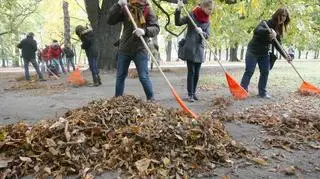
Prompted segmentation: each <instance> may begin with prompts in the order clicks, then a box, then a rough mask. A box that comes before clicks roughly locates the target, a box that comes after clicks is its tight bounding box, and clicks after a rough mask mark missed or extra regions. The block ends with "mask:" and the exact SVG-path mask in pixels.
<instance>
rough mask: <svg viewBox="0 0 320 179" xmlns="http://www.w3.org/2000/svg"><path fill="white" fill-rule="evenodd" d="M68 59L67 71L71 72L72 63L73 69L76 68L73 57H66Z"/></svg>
mask: <svg viewBox="0 0 320 179" xmlns="http://www.w3.org/2000/svg"><path fill="white" fill-rule="evenodd" d="M66 61H67V71H68V72H70V64H71V66H72V69H73V71H74V70H75V69H76V68H75V66H74V62H73V57H70V58H66Z"/></svg>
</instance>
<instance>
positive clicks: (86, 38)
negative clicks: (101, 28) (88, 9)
mask: <svg viewBox="0 0 320 179" xmlns="http://www.w3.org/2000/svg"><path fill="white" fill-rule="evenodd" d="M90 33H91V32H88V33H86V34H83V35H82V37H81V41H82V44H81V48H82V49H88V48H90V46H91V44H92V40H93V37H92V35H91V34H90Z"/></svg>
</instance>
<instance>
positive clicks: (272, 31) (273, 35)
mask: <svg viewBox="0 0 320 179" xmlns="http://www.w3.org/2000/svg"><path fill="white" fill-rule="evenodd" d="M269 38H270V40H273V39H276V38H277V32H276V31H274V30H273V29H271V33H270V34H269Z"/></svg>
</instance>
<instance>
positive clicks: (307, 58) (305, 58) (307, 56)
mask: <svg viewBox="0 0 320 179" xmlns="http://www.w3.org/2000/svg"><path fill="white" fill-rule="evenodd" d="M308 53H309V52H308V51H307V52H306V58H305V59H308Z"/></svg>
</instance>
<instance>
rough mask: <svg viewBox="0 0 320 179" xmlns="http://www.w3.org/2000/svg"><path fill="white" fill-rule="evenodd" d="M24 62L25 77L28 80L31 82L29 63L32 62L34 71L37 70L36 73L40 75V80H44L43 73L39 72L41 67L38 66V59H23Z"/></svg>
mask: <svg viewBox="0 0 320 179" xmlns="http://www.w3.org/2000/svg"><path fill="white" fill-rule="evenodd" d="M23 62H24V77H25V78H26V80H30V74H29V62H31V63H32V65H33V67H34V69H36V72H37V74H38V75H39V79H43V76H42V73H41V72H40V70H39V66H38V63H37V61H36V59H26V58H23Z"/></svg>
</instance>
